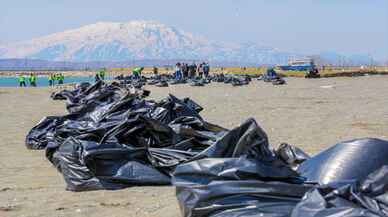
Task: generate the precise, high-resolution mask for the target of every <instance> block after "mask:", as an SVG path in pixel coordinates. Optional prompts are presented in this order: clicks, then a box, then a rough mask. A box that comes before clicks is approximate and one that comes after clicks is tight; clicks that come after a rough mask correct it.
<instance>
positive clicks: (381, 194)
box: [291, 165, 388, 217]
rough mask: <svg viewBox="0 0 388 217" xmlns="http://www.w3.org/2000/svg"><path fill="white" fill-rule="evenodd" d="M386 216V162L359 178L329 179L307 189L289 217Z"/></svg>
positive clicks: (387, 208) (387, 190) (387, 214)
mask: <svg viewBox="0 0 388 217" xmlns="http://www.w3.org/2000/svg"><path fill="white" fill-rule="evenodd" d="M300 216H304V217H340V216H345V217H358V216H364V217H385V216H388V165H385V166H383V167H381V168H379V169H378V170H376V171H375V172H373V173H371V174H370V175H369V176H367V177H366V178H365V179H363V180H360V181H354V182H351V181H347V182H346V181H345V182H332V183H330V184H328V185H324V186H320V187H318V188H315V189H312V190H311V191H309V192H308V193H307V194H306V195H305V196H304V197H303V199H302V201H301V202H300V203H298V204H297V205H296V207H295V208H294V209H293V211H292V215H291V217H300Z"/></svg>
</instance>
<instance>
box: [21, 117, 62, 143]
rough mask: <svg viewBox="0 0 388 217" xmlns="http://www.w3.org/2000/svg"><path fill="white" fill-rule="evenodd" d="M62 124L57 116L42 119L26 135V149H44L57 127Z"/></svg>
mask: <svg viewBox="0 0 388 217" xmlns="http://www.w3.org/2000/svg"><path fill="white" fill-rule="evenodd" d="M63 122H64V119H63V118H62V117H59V116H49V117H45V118H43V119H42V120H41V121H40V122H39V123H38V124H37V125H35V126H34V127H33V128H32V129H31V130H30V131H29V133H28V134H27V136H26V141H25V144H26V146H27V148H28V149H44V148H46V146H47V144H48V143H49V141H50V139H53V136H54V131H55V129H56V127H57V126H58V125H60V124H61V123H63Z"/></svg>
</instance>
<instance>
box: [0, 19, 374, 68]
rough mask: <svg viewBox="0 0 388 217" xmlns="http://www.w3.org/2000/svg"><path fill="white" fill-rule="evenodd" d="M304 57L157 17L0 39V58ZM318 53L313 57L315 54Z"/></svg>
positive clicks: (362, 58) (261, 60)
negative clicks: (9, 40) (207, 34)
mask: <svg viewBox="0 0 388 217" xmlns="http://www.w3.org/2000/svg"><path fill="white" fill-rule="evenodd" d="M304 56H305V55H302V54H298V53H294V52H286V51H281V50H278V49H275V48H271V47H268V46H259V45H258V44H256V43H240V44H238V43H226V42H219V41H217V42H216V41H213V40H209V39H207V38H205V37H202V36H198V35H194V34H192V33H190V32H186V31H183V30H180V29H177V28H175V27H172V26H167V25H165V24H162V23H159V22H157V21H146V20H136V21H129V22H97V23H94V24H89V25H85V26H82V27H80V28H75V29H68V30H65V31H63V32H57V33H53V34H49V35H46V36H41V37H37V38H33V39H31V40H25V41H19V42H12V43H0V58H1V59H9V58H21V59H25V58H28V59H41V60H48V61H71V62H126V61H139V60H150V59H152V60H175V59H190V60H198V61H210V62H229V63H230V62H233V63H241V64H244V63H250V64H251V63H255V64H257V65H263V64H269V65H275V64H286V63H287V61H288V60H289V59H290V58H298V57H304ZM318 56H319V55H318ZM320 56H321V57H322V58H321V60H323V62H324V63H325V64H335V65H338V64H342V63H344V62H346V63H352V64H355V65H361V64H367V63H370V62H371V61H370V58H369V57H367V56H366V55H353V57H345V56H343V55H340V54H337V53H330V54H329V55H328V54H327V53H325V52H322V54H321V55H320Z"/></svg>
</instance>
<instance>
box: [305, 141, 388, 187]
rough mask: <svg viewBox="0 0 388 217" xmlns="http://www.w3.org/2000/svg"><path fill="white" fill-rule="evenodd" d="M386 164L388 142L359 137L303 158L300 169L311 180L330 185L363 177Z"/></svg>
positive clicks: (387, 163) (387, 159)
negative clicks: (305, 158)
mask: <svg viewBox="0 0 388 217" xmlns="http://www.w3.org/2000/svg"><path fill="white" fill-rule="evenodd" d="M383 165H388V141H384V140H380V139H358V140H352V141H347V142H342V143H338V144H336V145H334V146H332V147H331V148H329V149H327V150H325V151H322V152H320V153H318V154H317V155H315V156H314V157H312V158H310V159H308V160H306V161H304V162H303V163H302V164H301V165H300V166H299V168H298V172H299V173H300V174H301V175H302V176H304V177H306V178H307V180H308V181H309V182H316V183H319V184H328V183H330V182H339V181H346V180H352V179H354V180H362V179H364V178H366V177H367V176H368V175H369V174H370V173H372V172H373V171H375V170H377V169H378V168H380V167H381V166H383Z"/></svg>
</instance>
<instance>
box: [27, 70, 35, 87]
mask: <svg viewBox="0 0 388 217" xmlns="http://www.w3.org/2000/svg"><path fill="white" fill-rule="evenodd" d="M28 81H29V82H30V86H31V87H36V75H34V74H32V73H30V76H29V77H28Z"/></svg>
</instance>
